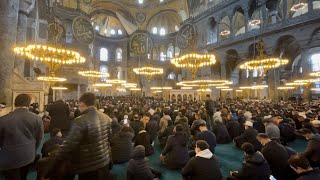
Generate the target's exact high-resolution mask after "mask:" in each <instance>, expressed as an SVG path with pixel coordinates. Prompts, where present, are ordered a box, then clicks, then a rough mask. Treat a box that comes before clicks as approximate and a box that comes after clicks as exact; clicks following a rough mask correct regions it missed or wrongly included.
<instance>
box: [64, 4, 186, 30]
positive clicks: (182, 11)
mask: <svg viewBox="0 0 320 180" xmlns="http://www.w3.org/2000/svg"><path fill="white" fill-rule="evenodd" d="M142 1H143V3H142V4H139V0H80V8H81V11H83V12H84V13H86V14H88V15H89V16H90V18H91V19H95V20H93V21H94V23H95V25H99V27H102V28H99V31H100V34H104V32H108V30H105V29H104V28H106V29H112V28H115V29H116V30H118V29H120V30H122V31H123V32H124V33H126V32H125V28H124V27H123V23H122V22H121V21H120V20H119V17H118V16H117V15H116V14H117V13H118V14H121V16H123V17H124V18H125V19H126V20H127V21H129V22H130V23H132V24H133V25H135V26H137V28H138V29H140V30H148V31H150V32H151V30H152V28H153V27H157V28H159V29H160V28H162V27H163V28H165V29H166V34H168V33H173V32H176V31H177V30H178V29H179V27H180V24H181V22H182V21H183V20H185V19H186V18H188V15H189V12H188V4H187V1H186V0H163V1H162V2H160V0H142ZM61 5H62V6H64V7H66V8H68V9H76V8H77V0H62V1H61ZM105 19H108V22H109V23H108V26H110V27H106V24H105V23H106V21H105Z"/></svg>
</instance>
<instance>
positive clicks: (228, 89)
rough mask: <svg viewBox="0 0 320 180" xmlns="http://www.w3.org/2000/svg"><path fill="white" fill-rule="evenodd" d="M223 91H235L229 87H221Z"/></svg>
mask: <svg viewBox="0 0 320 180" xmlns="http://www.w3.org/2000/svg"><path fill="white" fill-rule="evenodd" d="M221 91H233V89H231V88H227V89H221Z"/></svg>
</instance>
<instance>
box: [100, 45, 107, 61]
mask: <svg viewBox="0 0 320 180" xmlns="http://www.w3.org/2000/svg"><path fill="white" fill-rule="evenodd" d="M108 56H109V53H108V49H106V48H101V49H100V61H108V59H109V57H108Z"/></svg>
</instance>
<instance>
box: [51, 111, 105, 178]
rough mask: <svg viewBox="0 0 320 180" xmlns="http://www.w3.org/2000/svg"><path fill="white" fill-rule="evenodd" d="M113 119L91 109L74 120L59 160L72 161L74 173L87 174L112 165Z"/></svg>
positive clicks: (59, 153) (59, 154)
mask: <svg viewBox="0 0 320 180" xmlns="http://www.w3.org/2000/svg"><path fill="white" fill-rule="evenodd" d="M110 137H111V118H110V117H109V116H107V115H106V114H104V113H102V112H100V111H98V110H96V109H95V108H94V107H89V108H88V109H87V110H86V111H85V112H83V115H81V116H79V117H78V118H76V119H75V120H74V123H73V125H72V127H71V130H70V132H69V134H68V136H67V137H66V139H65V140H64V142H63V144H62V146H61V148H60V150H59V152H58V153H57V159H58V160H70V162H71V168H70V169H71V171H72V173H76V174H78V173H85V172H90V171H94V170H97V169H99V168H102V167H105V166H106V165H108V164H109V163H110V142H109V141H110Z"/></svg>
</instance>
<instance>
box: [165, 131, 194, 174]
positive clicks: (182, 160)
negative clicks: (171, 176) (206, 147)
mask: <svg viewBox="0 0 320 180" xmlns="http://www.w3.org/2000/svg"><path fill="white" fill-rule="evenodd" d="M187 143H188V139H187V137H186V135H185V134H184V132H176V133H175V134H174V135H171V136H169V138H168V141H167V144H166V146H165V147H164V149H163V151H162V153H161V154H162V155H163V156H165V163H166V165H167V166H168V167H169V168H171V169H179V168H182V167H184V166H185V165H186V164H187V163H188V161H189V153H188V146H187Z"/></svg>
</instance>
